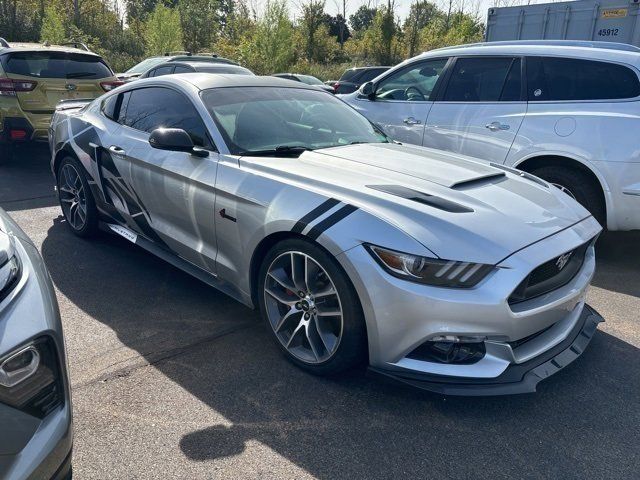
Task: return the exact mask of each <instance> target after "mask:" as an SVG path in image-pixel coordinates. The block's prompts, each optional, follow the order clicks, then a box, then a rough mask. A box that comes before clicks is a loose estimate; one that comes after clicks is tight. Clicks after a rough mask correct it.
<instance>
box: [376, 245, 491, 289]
mask: <svg viewBox="0 0 640 480" xmlns="http://www.w3.org/2000/svg"><path fill="white" fill-rule="evenodd" d="M366 248H367V250H368V251H369V253H370V254H371V255H372V256H373V258H374V259H375V260H376V261H377V262H378V263H379V264H380V266H381V267H382V268H384V269H385V270H386V271H387V272H389V273H390V274H391V275H393V276H394V277H398V278H402V279H404V280H409V281H410V282H417V283H424V284H426V285H433V286H436V287H450V288H471V287H474V286H475V285H477V284H478V282H480V280H482V279H483V278H484V277H486V276H487V275H488V274H489V273H490V272H491V271H492V270H493V269H494V268H495V267H494V266H493V265H486V264H484V263H471V262H458V261H455V260H441V259H439V258H429V257H422V256H419V255H412V254H410V253H402V252H397V251H395V250H389V249H388V248H382V247H378V246H375V245H366Z"/></svg>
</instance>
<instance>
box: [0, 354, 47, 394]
mask: <svg viewBox="0 0 640 480" xmlns="http://www.w3.org/2000/svg"><path fill="white" fill-rule="evenodd" d="M39 365H40V354H39V353H38V350H37V349H36V348H35V347H33V346H30V347H27V348H25V349H24V350H21V351H19V352H18V353H15V354H14V355H11V357H9V358H7V359H6V360H5V361H4V362H2V365H0V385H2V386H5V387H9V388H10V387H13V386H15V385H17V384H19V383H20V382H22V381H24V380H26V379H27V378H29V377H30V376H31V375H33V374H34V373H36V371H37V370H38V366H39Z"/></svg>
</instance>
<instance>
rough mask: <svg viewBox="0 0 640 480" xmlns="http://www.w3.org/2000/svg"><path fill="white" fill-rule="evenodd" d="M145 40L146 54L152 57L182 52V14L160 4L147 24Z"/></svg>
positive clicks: (149, 17)
mask: <svg viewBox="0 0 640 480" xmlns="http://www.w3.org/2000/svg"><path fill="white" fill-rule="evenodd" d="M144 39H145V41H146V43H147V45H146V49H145V53H146V54H147V55H150V56H151V55H162V54H163V53H165V52H172V51H177V50H182V49H183V48H184V47H183V43H182V26H181V24H180V12H179V11H178V10H177V9H174V8H169V7H166V6H164V5H163V4H162V3H158V4H157V5H156V8H155V9H154V10H153V12H151V14H150V15H149V16H148V18H147V21H146V22H145V26H144Z"/></svg>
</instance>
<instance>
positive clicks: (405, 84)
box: [352, 58, 448, 145]
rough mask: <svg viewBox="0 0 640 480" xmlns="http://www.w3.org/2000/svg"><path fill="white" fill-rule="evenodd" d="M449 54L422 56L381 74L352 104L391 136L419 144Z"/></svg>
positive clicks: (401, 140)
mask: <svg viewBox="0 0 640 480" xmlns="http://www.w3.org/2000/svg"><path fill="white" fill-rule="evenodd" d="M447 61H448V58H437V59H429V60H422V61H418V62H415V63H412V64H410V65H407V66H406V67H403V68H401V69H399V70H396V71H394V72H392V73H391V74H389V75H387V76H385V77H383V78H382V79H381V80H379V81H378V82H377V84H376V85H374V93H373V94H372V95H370V96H369V97H367V96H364V95H358V96H357V98H356V99H355V101H354V102H353V103H352V105H353V106H354V107H355V108H356V110H359V111H360V113H363V114H364V115H365V116H366V117H367V118H369V120H371V121H372V122H374V123H376V124H378V125H380V126H381V127H382V129H383V130H384V131H385V132H386V133H387V134H388V135H389V136H390V137H391V138H393V139H395V140H398V141H400V142H406V143H413V144H415V145H421V144H422V135H423V132H424V125H425V122H426V120H427V116H428V114H429V110H430V109H431V107H432V105H433V96H434V95H435V92H436V91H437V88H438V86H439V83H440V77H441V74H442V72H443V71H444V69H445V66H446V64H447Z"/></svg>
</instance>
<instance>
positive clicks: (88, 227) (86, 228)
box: [56, 157, 99, 238]
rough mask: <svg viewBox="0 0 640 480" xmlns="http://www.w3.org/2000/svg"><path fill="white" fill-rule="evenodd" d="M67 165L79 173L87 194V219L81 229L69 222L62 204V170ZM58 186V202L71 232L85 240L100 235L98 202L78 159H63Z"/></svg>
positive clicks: (57, 176) (59, 167) (85, 196)
mask: <svg viewBox="0 0 640 480" xmlns="http://www.w3.org/2000/svg"><path fill="white" fill-rule="evenodd" d="M65 165H71V166H72V167H73V168H74V169H75V170H76V172H78V176H79V178H80V181H81V182H82V187H83V189H84V192H85V195H84V198H85V201H86V217H85V221H84V224H83V225H82V226H81V227H80V228H76V227H74V225H73V223H72V222H71V221H70V220H69V218H68V216H67V215H68V214H67V211H65V208H64V207H63V206H62V202H63V200H62V196H63V193H62V191H61V186H62V170H63V168H64V167H65ZM56 186H57V190H58V201H59V202H60V208H61V209H62V214H63V215H64V217H65V220H66V223H67V225H68V226H69V228H70V229H71V231H72V232H73V233H74V234H75V235H77V236H79V237H84V238H87V237H91V236H93V235H96V234H97V233H98V220H99V217H98V209H97V208H96V202H95V199H94V198H93V193H92V192H91V188H90V187H89V182H88V181H87V177H86V173H85V170H84V167H83V166H82V164H81V163H80V162H79V161H78V160H77V159H75V158H73V157H65V158H63V159H62V161H61V162H60V165H58V171H57V174H56Z"/></svg>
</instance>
